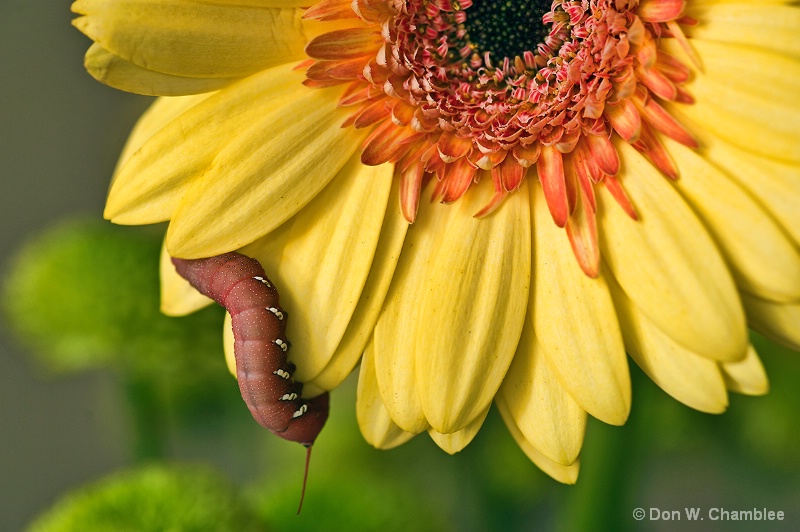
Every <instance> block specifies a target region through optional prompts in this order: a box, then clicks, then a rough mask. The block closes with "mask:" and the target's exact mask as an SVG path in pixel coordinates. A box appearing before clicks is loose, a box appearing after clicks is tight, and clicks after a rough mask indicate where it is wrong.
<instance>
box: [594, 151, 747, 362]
mask: <svg viewBox="0 0 800 532" xmlns="http://www.w3.org/2000/svg"><path fill="white" fill-rule="evenodd" d="M617 150H618V151H619V153H620V159H621V161H622V165H623V168H622V170H621V171H620V180H621V181H622V185H623V186H624V187H625V189H626V190H627V192H628V194H629V195H630V197H631V199H632V201H633V203H634V205H635V206H636V208H637V210H638V212H639V214H640V216H641V219H639V220H632V219H631V218H629V217H628V216H627V215H626V214H625V213H624V212H623V210H622V209H621V208H620V207H619V206H618V205H616V203H615V202H614V200H613V199H612V197H611V195H610V193H609V192H608V191H607V190H606V189H605V187H600V188H599V189H598V190H599V193H598V196H597V200H598V204H599V205H598V222H599V226H600V227H601V228H602V236H601V242H600V244H601V249H602V253H603V258H604V261H605V263H606V264H607V265H608V266H609V268H610V270H611V272H612V273H613V275H614V277H615V278H616V280H617V281H618V282H619V284H620V286H621V287H622V289H623V290H624V291H625V294H626V295H627V296H628V297H629V298H630V299H631V300H632V301H633V302H634V303H635V304H636V306H638V307H639V309H641V311H642V312H643V313H644V314H645V315H646V316H647V317H648V318H649V319H650V320H651V321H652V322H653V323H654V324H655V325H656V326H657V327H658V328H659V329H661V330H662V331H663V332H664V333H665V334H667V336H669V337H670V338H672V339H673V340H675V341H676V342H678V343H680V344H681V345H683V346H684V347H686V348H687V349H690V350H691V351H692V352H694V353H697V354H699V355H701V356H705V357H708V358H712V359H715V360H722V361H726V362H730V361H734V360H741V359H742V358H743V357H744V355H745V351H746V349H747V345H748V342H747V329H746V327H745V321H744V313H743V311H742V307H741V303H740V301H739V297H738V293H737V290H736V286H735V285H734V283H733V279H732V278H731V275H730V272H729V271H728V268H727V266H726V265H725V262H724V261H723V259H722V257H721V256H720V254H719V251H718V250H717V248H716V245H715V244H714V242H713V241H712V240H711V238H710V237H709V235H708V233H707V232H706V230H705V228H704V227H703V226H702V224H701V223H700V221H699V220H698V219H697V217H696V216H695V215H694V213H693V212H692V211H691V209H690V208H689V207H688V205H686V203H685V202H684V200H683V199H682V198H681V197H680V195H679V194H678V193H677V192H676V191H675V190H674V189H673V188H672V186H671V185H670V184H669V183H668V182H667V180H666V179H665V178H664V177H663V176H661V175H660V174H659V173H658V171H657V170H655V168H654V167H653V166H652V165H651V164H650V163H649V162H648V161H647V160H646V159H645V158H644V157H643V156H642V155H640V154H639V153H638V152H636V151H635V150H634V149H633V148H632V147H630V146H629V145H628V144H627V143H624V142H619V143H617Z"/></svg>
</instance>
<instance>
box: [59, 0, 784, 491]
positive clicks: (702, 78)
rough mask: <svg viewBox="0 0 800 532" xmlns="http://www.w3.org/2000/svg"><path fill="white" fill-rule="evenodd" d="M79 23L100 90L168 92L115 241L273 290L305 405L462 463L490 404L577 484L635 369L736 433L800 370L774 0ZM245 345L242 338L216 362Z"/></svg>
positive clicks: (780, 5)
mask: <svg viewBox="0 0 800 532" xmlns="http://www.w3.org/2000/svg"><path fill="white" fill-rule="evenodd" d="M310 3H311V2H309V0H237V1H235V2H233V1H226V0H207V1H206V0H202V1H200V0H197V1H189V0H78V1H76V2H75V3H74V4H73V10H74V11H75V12H76V13H79V14H80V15H82V16H80V17H79V18H77V19H76V20H75V21H74V24H75V25H76V26H77V27H78V28H79V29H80V30H81V31H82V32H84V33H85V34H86V35H87V36H89V37H90V38H91V39H92V40H93V41H94V44H93V45H92V46H91V48H90V49H89V51H88V52H87V54H86V67H87V69H88V70H89V72H90V73H91V74H92V75H93V76H94V77H96V78H97V79H99V80H100V81H102V82H104V83H107V84H109V85H111V86H113V87H116V88H119V89H122V90H127V91H131V92H137V93H142V94H150V95H158V96H161V98H159V99H158V100H156V102H155V103H154V104H153V106H152V107H151V109H150V110H149V111H148V112H147V113H146V114H145V115H144V116H143V117H142V119H141V120H140V122H139V124H138V125H137V126H136V128H135V130H134V132H133V134H132V135H131V138H130V140H129V142H128V144H127V146H126V148H125V150H124V153H123V155H122V157H121V161H120V164H119V166H118V169H117V171H116V174H115V177H114V181H113V183H112V186H111V190H110V193H109V198H108V203H107V207H106V213H105V214H106V217H107V218H109V219H110V220H112V221H113V222H116V223H122V224H149V223H155V222H162V221H166V220H169V229H168V231H167V235H166V244H165V250H166V251H165V254H164V257H165V260H164V261H163V262H162V284H163V294H162V295H163V309H164V311H165V312H167V313H171V314H182V313H187V312H191V311H193V310H195V309H197V308H198V307H200V306H202V305H204V304H206V303H207V302H208V300H207V299H205V298H203V297H201V296H198V295H197V294H196V293H194V292H193V291H192V290H191V289H190V288H189V287H188V285H187V284H186V283H185V282H184V281H183V280H182V279H180V278H179V277H178V276H177V274H175V272H174V269H173V268H172V266H171V264H169V261H168V260H166V259H167V255H171V256H174V257H180V258H200V257H210V256H214V255H218V254H221V253H225V252H229V251H233V250H239V251H241V252H242V253H244V254H246V255H249V256H251V257H254V258H256V259H258V260H259V261H260V262H261V263H262V264H263V265H264V268H265V270H266V271H267V272H269V274H270V276H271V277H272V278H273V280H275V281H276V283H277V284H278V286H279V287H281V288H282V302H283V304H284V308H286V309H287V310H288V312H289V313H290V315H291V317H292V318H291V320H289V325H288V329H287V335H288V336H289V338H291V341H292V343H293V348H292V350H291V352H290V353H291V354H290V360H291V361H292V362H293V363H294V364H296V366H297V373H296V377H297V378H298V379H299V380H301V381H303V382H305V383H306V388H305V389H304V390H305V393H307V394H309V395H312V396H313V395H314V394H318V393H321V392H322V391H324V390H330V389H333V388H335V387H336V386H337V385H338V384H340V383H341V382H342V381H343V379H344V378H345V377H346V376H347V375H348V374H349V373H350V372H351V371H352V370H353V369H354V368H355V367H356V366H357V365H359V362H360V369H359V385H358V404H357V412H358V420H359V424H360V426H361V430H362V433H363V434H364V437H365V438H366V439H367V441H369V442H370V443H371V444H372V445H374V446H376V447H379V448H389V447H393V446H396V445H399V444H401V443H403V442H405V441H407V440H408V439H410V438H411V437H413V436H414V435H416V434H419V433H422V432H426V431H427V432H428V433H429V434H430V435H431V437H432V438H433V439H434V441H436V443H437V444H438V445H439V446H440V447H442V448H443V449H445V450H446V451H448V452H451V453H453V452H456V451H458V450H460V449H462V448H463V447H464V446H465V445H467V444H468V443H469V441H470V440H471V439H472V438H473V437H474V435H475V434H476V433H477V432H478V430H479V428H480V426H481V424H482V422H483V420H484V418H485V416H486V414H487V412H488V410H489V408H490V405H491V404H492V403H493V402H494V403H495V404H496V405H497V407H498V409H499V410H500V413H501V414H502V416H503V419H504V420H505V422H506V424H507V426H508V428H509V430H510V431H511V433H512V435H513V436H514V438H515V439H516V440H517V442H518V443H519V445H520V446H521V448H522V449H523V450H524V451H525V453H526V454H527V455H528V456H529V457H530V458H531V459H532V460H533V461H534V462H535V463H536V464H537V465H538V466H539V467H541V468H542V469H543V470H544V471H546V472H547V473H548V474H550V475H551V476H553V477H554V478H556V479H558V480H560V481H562V482H574V481H575V479H576V478H577V472H578V463H579V460H578V457H579V453H580V449H581V445H582V441H583V436H584V427H585V423H586V415H587V413H588V414H590V415H592V416H594V417H596V418H598V419H600V420H602V421H605V422H607V423H611V424H616V425H619V424H623V423H625V420H626V418H627V416H628V412H629V409H630V405H631V389H630V378H629V369H628V361H627V357H626V352H627V354H629V355H630V356H631V358H632V359H633V360H634V361H635V362H636V363H637V364H638V365H639V366H640V367H641V368H642V369H643V370H644V371H645V373H647V374H648V375H649V376H650V377H651V378H652V379H653V380H654V381H655V382H656V383H657V384H658V385H659V386H661V387H662V388H663V389H664V390H665V391H666V392H667V393H669V394H670V395H672V396H673V397H675V398H676V399H677V400H679V401H681V402H683V403H685V404H687V405H689V406H691V407H693V408H696V409H698V410H702V411H705V412H722V411H723V410H725V408H726V406H727V404H728V397H727V391H728V390H731V391H735V392H738V393H745V394H762V393H765V392H766V390H767V387H768V385H767V378H766V375H765V373H764V370H763V368H762V365H761V363H760V361H759V358H758V356H757V354H756V353H755V351H754V350H753V348H752V347H751V346H750V345H749V343H748V337H747V326H748V325H749V326H750V327H752V328H753V329H755V330H757V331H759V332H762V333H763V334H765V335H767V336H769V337H771V338H773V339H776V340H777V341H779V342H782V343H784V344H786V345H789V346H791V347H792V348H794V349H800V208H798V206H800V148H798V146H800V104H798V103H797V98H796V97H797V94H800V9H798V8H797V7H796V6H795V5H792V2H788V1H780V0H773V1H765V0H738V1H736V0H571V1H569V0H552V1H542V0H539V1H523V0H518V1H515V2H502V3H500V2H490V1H488V0H485V1H478V0H461V1H460V2H458V1H455V0H406V1H400V0H352V1H351V0H323V1H321V2H319V3H317V4H315V5H310ZM227 344H228V345H230V344H231V341H230V339H229V340H228V342H227Z"/></svg>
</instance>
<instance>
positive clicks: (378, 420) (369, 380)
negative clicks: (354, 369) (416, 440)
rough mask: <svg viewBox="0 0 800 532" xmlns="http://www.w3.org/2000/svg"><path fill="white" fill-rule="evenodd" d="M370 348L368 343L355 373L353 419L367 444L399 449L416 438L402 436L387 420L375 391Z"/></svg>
mask: <svg viewBox="0 0 800 532" xmlns="http://www.w3.org/2000/svg"><path fill="white" fill-rule="evenodd" d="M372 346H373V344H372V342H369V344H368V345H367V348H366V349H365V350H364V356H363V358H362V359H361V368H360V370H359V372H358V392H357V394H358V395H357V399H356V417H357V419H358V426H359V428H360V429H361V434H362V435H363V436H364V439H365V440H366V441H367V443H369V444H370V445H372V446H373V447H375V448H377V449H391V448H393V447H397V446H398V445H402V444H403V443H405V442H407V441H408V440H410V439H411V438H413V437H414V436H415V435H416V434H414V433H411V432H405V431H404V430H403V429H401V428H400V427H398V426H397V425H395V423H394V421H392V418H391V417H389V412H388V411H387V410H386V407H385V406H384V404H383V400H382V399H381V395H380V392H379V391H378V381H377V379H376V377H375V364H374V350H373V347H372Z"/></svg>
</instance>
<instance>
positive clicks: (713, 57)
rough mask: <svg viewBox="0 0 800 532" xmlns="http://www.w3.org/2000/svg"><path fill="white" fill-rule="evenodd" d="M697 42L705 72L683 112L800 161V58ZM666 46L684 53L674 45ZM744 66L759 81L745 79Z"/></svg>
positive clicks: (770, 153)
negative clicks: (799, 98)
mask: <svg viewBox="0 0 800 532" xmlns="http://www.w3.org/2000/svg"><path fill="white" fill-rule="evenodd" d="M666 40H667V41H670V40H672V39H666ZM692 46H693V47H694V48H695V49H696V50H697V52H698V53H699V54H700V55H701V57H702V60H703V64H704V66H705V74H700V73H697V72H695V77H694V79H693V80H691V81H689V82H687V84H686V88H687V90H688V91H689V92H690V93H691V94H692V95H693V96H694V97H695V100H696V103H695V104H694V105H685V106H682V112H683V113H685V114H686V115H687V116H688V117H690V118H691V119H692V120H694V121H695V122H696V123H698V124H699V125H700V126H702V127H704V128H707V129H708V130H709V131H711V132H712V133H714V134H716V135H718V136H720V137H721V138H723V139H725V140H727V141H729V142H730V143H731V144H734V145H736V146H739V147H741V148H743V149H746V150H748V151H751V152H753V153H758V154H760V155H764V156H767V157H772V158H775V159H779V160H783V161H787V162H792V163H795V164H796V163H799V162H800V105H798V103H797V99H796V98H795V95H796V94H798V93H799V92H800V61H798V60H795V59H791V58H788V57H786V56H780V55H776V54H773V53H769V52H763V51H761V50H754V49H750V48H747V47H745V46H738V45H729V44H720V43H714V42H710V41H700V40H696V39H694V40H692ZM665 48H666V49H667V50H668V51H670V53H674V54H677V53H679V52H678V50H677V45H676V44H675V43H669V44H665ZM741 65H747V76H748V77H749V78H750V79H755V80H758V82H757V83H743V82H742V68H741ZM690 68H691V67H690ZM753 139H757V142H754V141H753Z"/></svg>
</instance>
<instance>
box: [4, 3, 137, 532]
mask: <svg viewBox="0 0 800 532" xmlns="http://www.w3.org/2000/svg"><path fill="white" fill-rule="evenodd" d="M69 5H70V2H69V1H65V0H60V1H52V0H50V1H46V0H2V1H0V275H3V274H4V273H5V271H6V269H7V262H8V260H9V258H10V257H11V255H12V254H13V253H14V252H15V251H16V250H17V249H18V247H19V246H20V245H21V243H22V242H23V241H24V239H25V238H26V237H27V236H29V235H32V234H35V233H37V232H39V231H41V230H42V229H44V228H45V227H47V226H48V225H49V224H52V223H53V222H55V221H57V220H60V219H63V218H65V217H67V216H69V215H72V214H76V213H86V214H88V215H90V216H96V217H100V216H101V213H102V208H103V202H104V197H105V191H106V188H107V184H108V179H109V176H110V174H111V171H112V169H113V166H114V163H115V159H116V154H117V153H119V149H120V147H121V146H122V144H123V142H124V141H125V137H126V135H127V132H128V130H129V129H130V126H131V125H132V124H133V123H134V121H135V120H136V117H137V115H138V114H139V113H140V112H141V111H142V110H143V109H144V108H145V107H146V106H147V104H148V100H147V99H146V98H143V97H138V96H132V95H128V94H123V93H120V92H118V91H115V90H112V89H109V88H107V87H104V86H102V85H100V84H99V83H97V82H95V81H94V80H93V79H92V78H91V77H90V76H89V75H87V74H86V73H85V72H84V71H83V69H82V62H83V53H84V51H85V50H86V48H87V47H88V45H89V40H88V39H86V38H85V37H84V36H83V35H81V34H80V33H79V32H78V31H77V30H75V29H74V28H72V27H71V26H70V20H71V19H72V18H73V15H72V14H71V13H70V12H69ZM3 325H4V324H0V530H2V531H10V530H19V529H21V528H22V527H23V526H24V524H25V523H27V522H28V521H29V520H30V518H31V517H32V516H34V515H35V514H36V513H38V512H39V511H41V510H42V509H43V508H44V507H46V506H48V505H49V504H50V503H51V502H52V501H53V500H54V499H55V498H56V497H57V496H58V495H59V494H60V493H62V492H63V491H64V490H65V489H67V488H69V487H71V486H77V485H80V484H82V483H84V482H85V481H87V480H90V479H94V478H96V477H97V476H98V475H101V474H103V473H106V472H110V471H112V470H114V469H116V468H117V467H119V466H121V465H124V464H126V463H127V461H128V456H126V453H127V450H124V449H126V448H127V446H126V445H125V439H126V437H127V435H126V434H125V427H124V424H123V423H122V422H119V421H117V420H118V419H119V417H120V416H119V411H120V409H121V405H120V404H118V402H117V399H116V397H117V395H116V394H114V393H113V385H114V382H113V378H112V377H111V376H110V375H108V374H105V373H91V374H86V373H82V374H79V375H77V376H73V377H70V378H67V379H56V378H52V377H48V376H47V375H45V374H42V373H41V372H37V371H36V370H35V368H34V367H33V365H32V364H31V363H30V360H29V359H28V357H27V356H26V353H25V352H24V351H23V350H22V348H21V347H20V346H19V345H17V344H16V343H15V341H14V339H13V338H11V337H10V335H9V332H8V330H7V329H6V328H5V327H4V326H3ZM114 429H116V430H114Z"/></svg>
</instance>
